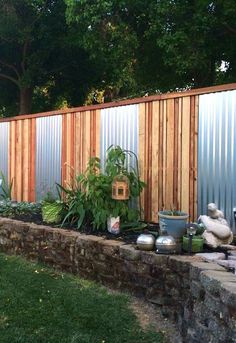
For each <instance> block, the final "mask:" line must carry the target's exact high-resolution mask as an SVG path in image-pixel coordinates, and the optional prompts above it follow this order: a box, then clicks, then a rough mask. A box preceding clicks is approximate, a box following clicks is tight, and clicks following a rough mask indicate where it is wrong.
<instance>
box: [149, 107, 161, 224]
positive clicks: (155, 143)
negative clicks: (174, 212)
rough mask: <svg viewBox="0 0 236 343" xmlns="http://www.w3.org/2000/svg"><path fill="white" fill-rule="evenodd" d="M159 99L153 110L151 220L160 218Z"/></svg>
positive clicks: (155, 220)
mask: <svg viewBox="0 0 236 343" xmlns="http://www.w3.org/2000/svg"><path fill="white" fill-rule="evenodd" d="M159 110H160V106H159V101H154V102H153V111H152V116H153V118H152V163H151V168H152V200H151V209H152V216H151V220H152V221H154V222H157V220H158V210H159V207H158V193H159V189H158V174H159V170H158V160H159V149H160V146H159Z"/></svg>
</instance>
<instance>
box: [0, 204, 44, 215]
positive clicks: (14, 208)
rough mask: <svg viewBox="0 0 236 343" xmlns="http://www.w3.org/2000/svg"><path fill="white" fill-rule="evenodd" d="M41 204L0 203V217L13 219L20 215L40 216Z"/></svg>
mask: <svg viewBox="0 0 236 343" xmlns="http://www.w3.org/2000/svg"><path fill="white" fill-rule="evenodd" d="M40 212H41V204H39V203H28V202H12V201H1V202H0V216H3V217H8V218H14V217H16V216H21V215H33V214H40Z"/></svg>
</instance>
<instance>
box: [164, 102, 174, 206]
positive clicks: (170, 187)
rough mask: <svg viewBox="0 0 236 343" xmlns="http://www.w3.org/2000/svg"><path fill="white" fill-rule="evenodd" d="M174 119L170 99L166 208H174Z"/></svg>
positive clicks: (167, 119)
mask: <svg viewBox="0 0 236 343" xmlns="http://www.w3.org/2000/svg"><path fill="white" fill-rule="evenodd" d="M174 119H175V116H174V99H169V100H167V112H166V127H167V129H166V202H165V207H166V208H173V206H174V198H173V195H174Z"/></svg>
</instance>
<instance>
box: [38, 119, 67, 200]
mask: <svg viewBox="0 0 236 343" xmlns="http://www.w3.org/2000/svg"><path fill="white" fill-rule="evenodd" d="M61 141H62V116H61V115H57V116H53V117H45V118H37V119H36V199H37V200H40V199H42V198H43V197H44V196H45V195H46V193H47V192H52V193H54V194H55V191H56V189H55V182H57V183H61Z"/></svg>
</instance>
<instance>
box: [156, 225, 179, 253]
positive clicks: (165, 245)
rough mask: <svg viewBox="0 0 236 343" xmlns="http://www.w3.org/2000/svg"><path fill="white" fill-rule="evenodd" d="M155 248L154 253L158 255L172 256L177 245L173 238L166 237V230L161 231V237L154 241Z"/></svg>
mask: <svg viewBox="0 0 236 343" xmlns="http://www.w3.org/2000/svg"><path fill="white" fill-rule="evenodd" d="M156 248H157V250H156V253H158V254H174V253H175V252H176V248H177V245H176V241H175V239H174V237H172V236H170V235H168V233H167V231H166V230H163V231H162V232H161V235H160V236H159V237H158V238H157V239H156Z"/></svg>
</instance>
